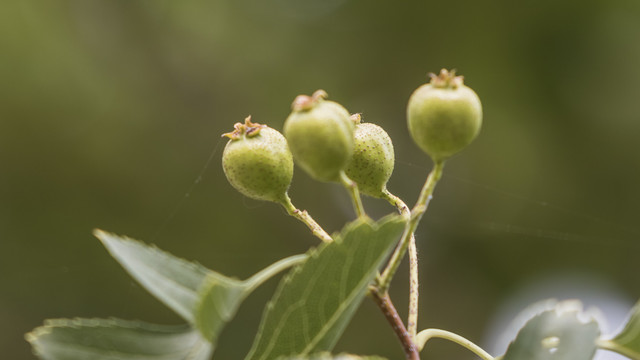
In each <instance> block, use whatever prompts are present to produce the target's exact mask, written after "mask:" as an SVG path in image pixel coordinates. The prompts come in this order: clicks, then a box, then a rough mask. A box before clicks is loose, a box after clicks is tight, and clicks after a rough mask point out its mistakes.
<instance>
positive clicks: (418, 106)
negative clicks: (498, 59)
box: [407, 69, 482, 161]
mask: <svg viewBox="0 0 640 360" xmlns="http://www.w3.org/2000/svg"><path fill="white" fill-rule="evenodd" d="M407 120H408V125H409V133H410V134H411V137H412V138H413V140H414V141H415V143H416V144H417V145H418V146H419V147H420V148H421V149H422V150H423V151H424V152H426V153H427V154H428V155H429V156H431V158H432V159H433V160H434V161H443V160H446V159H447V158H449V157H450V156H452V155H454V154H455V153H457V152H459V151H460V150H462V149H464V148H465V147H466V146H467V145H469V144H470V143H471V141H473V139H475V137H476V136H477V135H478V132H479V131H480V126H481V125H482V105H481V104H480V99H479V98H478V95H476V93H475V92H474V91H473V90H471V88H469V87H467V86H465V85H464V84H463V81H462V77H461V76H455V71H451V72H448V71H447V70H445V69H442V71H441V72H440V74H439V75H438V76H436V75H434V74H431V82H430V83H428V84H425V85H422V86H420V87H419V88H418V89H416V91H414V92H413V94H412V95H411V98H410V99H409V105H408V106H407Z"/></svg>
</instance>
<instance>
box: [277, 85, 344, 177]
mask: <svg viewBox="0 0 640 360" xmlns="http://www.w3.org/2000/svg"><path fill="white" fill-rule="evenodd" d="M326 97H327V93H326V92H324V91H323V90H318V91H316V92H315V93H314V94H313V95H312V96H307V95H299V96H297V97H296V98H295V100H294V101H293V104H292V112H291V114H290V115H289V117H287V120H286V121H285V123H284V135H285V137H286V138H287V141H288V143H289V147H290V148H291V153H292V154H293V158H294V160H295V161H296V163H297V164H298V165H299V166H300V167H301V168H302V169H303V170H304V171H305V172H307V173H308V174H309V175H310V176H311V177H313V178H314V179H316V180H320V181H339V179H340V172H341V171H342V170H343V169H344V168H345V166H346V165H347V162H348V161H349V159H350V158H351V154H352V153H353V132H354V127H355V125H354V124H353V122H352V121H351V120H350V119H349V116H350V115H349V112H348V111H347V110H346V109H345V108H344V107H343V106H342V105H340V104H338V103H336V102H334V101H329V100H326Z"/></svg>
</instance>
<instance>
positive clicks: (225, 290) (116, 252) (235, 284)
mask: <svg viewBox="0 0 640 360" xmlns="http://www.w3.org/2000/svg"><path fill="white" fill-rule="evenodd" d="M94 234H95V235H96V237H97V238H98V239H100V241H102V243H103V244H104V246H105V247H106V248H107V250H108V251H109V252H110V253H111V255H112V256H113V257H114V258H115V259H116V260H118V262H120V264H121V265H122V266H123V267H124V268H125V269H126V270H127V272H129V274H130V275H131V276H132V277H133V278H134V279H136V280H137V281H138V282H139V283H140V284H141V285H142V286H143V287H145V288H146V289H147V290H148V291H149V292H150V293H151V294H152V295H153V296H155V297H156V298H157V299H158V300H160V301H161V302H162V303H164V304H165V305H166V306H167V307H169V308H170V309H172V310H173V311H174V312H176V313H177V314H178V315H180V316H181V317H182V318H183V319H185V320H186V321H187V322H189V324H191V325H193V326H195V327H196V328H197V329H198V330H200V332H201V334H202V336H203V337H204V338H205V339H207V340H209V341H210V342H211V343H212V344H214V345H215V343H216V341H217V338H218V335H219V333H220V331H221V330H222V329H223V328H224V325H226V323H228V322H229V321H230V320H231V319H232V318H233V316H234V315H235V313H236V311H237V310H238V307H239V306H240V304H241V303H242V301H243V300H244V299H245V298H246V297H247V295H249V294H250V293H251V292H252V291H253V290H254V289H255V288H256V287H257V286H259V285H260V284H262V283H263V282H264V281H266V280H268V279H269V278H270V277H272V276H273V275H275V274H277V273H278V272H280V271H282V270H284V269H287V268H289V267H291V266H294V265H296V264H299V263H301V262H302V261H304V260H305V259H306V255H296V256H291V257H288V258H285V259H282V260H280V261H278V262H276V263H274V264H272V265H270V266H268V267H267V268H265V269H264V270H262V271H260V272H258V273H257V274H255V275H254V276H252V277H251V278H249V279H247V280H246V281H240V280H237V279H233V278H229V277H226V276H224V275H221V274H219V273H217V272H214V271H211V270H209V269H207V268H205V267H204V266H202V265H200V264H198V263H194V262H189V261H186V260H183V259H180V258H178V257H175V256H173V255H171V254H170V253H167V252H165V251H162V250H160V249H158V248H157V247H155V246H150V245H146V244H144V243H142V242H139V241H137V240H133V239H130V238H127V237H119V236H116V235H113V234H109V233H107V232H104V231H101V230H96V231H95V233H94Z"/></svg>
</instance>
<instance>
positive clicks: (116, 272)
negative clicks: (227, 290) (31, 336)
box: [0, 0, 640, 360]
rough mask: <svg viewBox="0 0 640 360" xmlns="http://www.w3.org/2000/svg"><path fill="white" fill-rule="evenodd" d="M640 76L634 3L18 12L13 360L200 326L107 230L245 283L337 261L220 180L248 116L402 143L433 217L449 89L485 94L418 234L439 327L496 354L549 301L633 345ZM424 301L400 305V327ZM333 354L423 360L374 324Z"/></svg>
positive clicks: (10, 46) (246, 309) (301, 198)
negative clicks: (47, 337) (131, 271)
mask: <svg viewBox="0 0 640 360" xmlns="http://www.w3.org/2000/svg"><path fill="white" fill-rule="evenodd" d="M639 64H640V2H638V1H637V0H606V1H605V0H601V1H595V0H591V1H589V0H586V1H585V0H580V1H577V0H575V1H574V0H562V1H546V0H542V1H517V2H515V1H508V0H492V1H476V0H453V1H395V2H391V1H378V2H372V1H364V0H325V1H309V0H271V1H258V0H209V1H200V0H187V1H172V0H146V1H125V0H109V1H107V0H75V1H70V0H69V1H67V0H59V1H35V0H6V1H2V2H1V3H0V350H1V351H0V352H1V353H2V355H1V356H0V357H2V358H3V359H17V360H19V359H33V358H34V357H33V355H31V350H30V348H29V345H28V344H27V343H26V342H25V341H24V340H23V334H24V333H25V332H27V331H29V330H31V329H32V328H34V327H36V326H38V325H40V324H41V323H42V321H43V320H44V319H45V318H58V317H75V316H80V317H108V316H116V317H121V318H126V319H141V320H145V321H150V322H156V323H165V324H172V323H178V322H180V319H179V318H178V317H177V316H175V315H174V314H172V313H171V312H170V311H169V310H167V309H165V308H164V307H163V306H162V305H161V304H160V303H159V302H157V301H156V300H155V299H153V298H152V297H151V296H150V295H148V294H147V293H146V291H145V290H144V289H142V288H141V287H140V286H138V285H137V284H136V283H135V282H133V281H132V280H131V279H130V278H129V277H128V275H127V274H126V273H125V272H124V271H123V269H122V268H121V267H120V266H119V265H118V264H117V263H116V262H115V261H113V260H112V259H111V258H110V257H109V256H108V254H107V253H106V251H105V250H104V249H103V248H102V247H101V245H100V244H99V242H98V241H97V240H96V239H95V238H93V237H92V235H91V231H92V229H93V228H96V227H99V228H103V229H106V230H109V231H112V232H116V233H119V234H126V235H129V236H131V237H134V238H138V239H141V240H145V241H147V242H152V243H155V244H157V245H158V246H159V247H161V248H163V249H166V250H169V251H171V252H173V253H174V254H176V255H179V256H181V257H184V258H186V259H193V260H198V261H200V262H201V263H203V264H204V265H206V266H208V267H210V268H212V269H215V270H218V271H220V272H222V273H224V274H227V275H233V276H237V277H240V278H245V277H248V276H249V275H251V274H252V273H254V272H256V271H258V270H259V269H261V268H263V267H265V266H267V265H268V264H269V263H271V262H273V261H275V260H278V259H280V258H283V257H285V256H288V255H292V254H297V253H301V252H304V251H305V250H306V249H307V248H308V247H310V246H314V245H316V244H317V240H316V239H315V238H313V237H312V236H311V235H310V234H309V233H308V232H307V231H306V228H305V227H304V226H303V225H301V224H299V223H297V222H296V221H295V220H294V219H292V218H288V217H287V216H286V214H285V213H284V211H283V210H281V209H279V208H278V207H277V206H276V205H273V204H268V203H261V202H257V201H253V200H248V199H245V198H243V197H242V196H241V195H240V194H238V193H237V192H235V191H234V190H233V189H232V188H231V187H230V186H229V185H228V183H227V182H226V180H225V177H224V174H223V173H222V170H221V165H220V157H221V151H222V148H223V147H224V143H225V141H224V140H222V139H221V138H220V134H222V133H223V132H227V131H230V130H231V129H232V126H233V124H234V123H235V122H238V121H242V119H244V117H245V116H247V115H248V114H251V115H253V118H254V120H255V121H258V122H264V123H268V124H269V125H270V126H272V127H274V128H276V129H282V124H283V122H284V119H285V118H286V116H287V114H288V113H289V106H290V103H291V101H292V100H293V98H294V97H295V96H296V95H298V94H301V93H305V94H310V93H311V92H313V91H314V90H316V89H319V88H322V89H325V90H326V91H327V92H328V93H329V95H330V98H331V99H334V100H336V101H339V102H341V103H342V104H344V105H345V106H346V107H347V108H348V109H349V110H350V111H351V112H361V113H363V116H364V119H365V121H369V122H374V123H377V124H379V125H381V126H383V127H384V128H385V129H386V130H387V131H388V132H389V134H390V135H391V137H392V139H393V140H394V145H395V151H396V159H397V163H396V169H395V173H394V176H393V178H392V179H391V181H390V183H389V188H390V189H391V191H392V192H395V193H396V194H397V195H399V196H400V197H402V198H404V199H405V200H406V201H407V202H408V203H413V202H414V201H415V199H416V197H417V194H418V192H419V189H420V186H421V184H422V183H423V181H424V179H425V177H426V174H427V172H428V171H429V169H430V166H431V163H430V161H429V160H428V158H427V157H426V156H425V155H423V154H422V153H420V151H419V150H418V148H417V147H416V146H415V145H414V144H413V143H412V142H411V140H410V138H409V134H408V132H407V129H406V125H405V122H406V120H405V106H406V102H407V99H408V98H409V95H410V94H411V92H412V91H413V90H414V89H415V88H416V87H418V86H419V85H420V84H422V83H424V82H425V81H426V79H427V77H426V76H427V73H428V72H437V71H438V70H439V69H440V68H443V67H446V68H456V69H458V71H459V73H461V74H463V75H464V76H465V79H466V83H467V84H468V85H469V86H471V87H472V88H474V89H475V90H476V91H477V93H478V94H479V95H480V97H481V99H482V101H483V106H484V112H485V119H484V120H485V123H484V126H483V129H482V133H481V135H480V137H479V138H478V139H477V140H476V141H475V142H474V143H473V144H472V145H471V146H470V147H469V148H468V149H467V150H466V151H464V152H463V153H461V154H460V155H458V156H456V157H455V158H453V159H451V161H449V163H448V165H447V168H446V169H445V170H446V171H445V176H444V177H443V179H442V182H441V184H440V185H439V186H438V188H437V190H436V196H435V198H434V200H433V202H432V204H431V208H430V210H429V213H428V214H427V216H426V217H425V219H424V221H423V223H422V224H421V227H420V228H419V230H418V234H417V236H418V239H419V240H418V246H419V249H420V259H421V268H420V271H421V280H422V285H421V286H422V288H421V289H422V298H421V309H422V310H421V317H420V328H426V327H440V328H445V329H449V330H453V331H456V332H459V333H461V334H463V335H465V336H466V337H468V338H470V339H472V340H474V341H476V342H478V343H481V344H483V345H485V346H487V348H489V349H492V351H495V353H494V355H499V354H500V351H502V350H500V349H499V347H496V346H498V345H496V344H497V343H498V340H497V339H498V338H499V337H500V334H501V333H503V331H504V330H505V329H506V328H507V324H506V323H505V320H504V319H508V318H510V317H513V316H515V314H517V312H518V311H519V310H520V309H522V308H523V307H524V306H526V304H527V303H529V302H531V301H535V300H538V299H542V298H545V297H547V296H556V297H558V298H565V297H579V298H582V299H583V300H584V301H585V302H586V303H587V305H590V304H595V305H601V307H602V308H603V309H605V310H604V312H605V313H607V311H608V310H606V309H609V308H611V309H612V310H610V311H609V313H610V314H612V315H610V317H611V318H610V322H611V326H612V328H615V326H616V325H617V322H619V321H621V318H620V316H623V314H624V312H626V311H627V310H628V307H630V306H631V305H633V303H634V302H635V301H636V299H638V298H640V281H639V277H638V275H639V272H638V269H639V266H638V263H639V262H638V255H639V252H640V225H638V221H639V220H640V186H639V184H640V156H639V155H640V152H639V150H638V138H639V136H640V66H638V65H639ZM290 192H291V196H292V198H293V200H294V202H295V203H296V204H297V206H298V207H300V208H304V209H307V210H309V212H310V213H311V214H312V215H313V216H314V217H315V218H316V220H318V222H320V223H321V224H323V225H324V226H325V227H326V228H327V229H328V230H329V231H336V230H339V229H340V228H341V227H342V226H343V224H344V223H345V222H347V221H349V220H351V219H353V218H354V214H353V211H352V210H351V209H350V204H349V202H348V199H347V197H346V195H345V193H344V191H343V189H341V188H340V187H338V186H336V185H333V184H324V183H318V182H315V181H313V180H311V179H310V178H309V177H308V176H307V175H306V174H304V173H303V172H302V171H300V169H297V170H296V174H295V176H294V183H293V185H292V187H291V191H290ZM366 206H367V207H368V209H369V211H370V213H371V214H373V215H374V216H382V215H383V214H386V213H388V212H391V211H393V209H392V208H391V207H389V206H388V205H386V204H385V203H384V202H380V201H376V200H367V201H366ZM405 269H406V268H405ZM406 279H407V276H406V271H405V270H404V269H403V270H402V272H401V273H400V274H399V275H398V277H397V279H396V281H395V282H394V285H393V287H392V297H393V298H394V299H395V301H396V304H397V306H398V307H399V308H400V311H401V312H402V313H403V314H405V313H406V310H405V304H406V295H405V294H406V291H407V284H406V282H407V281H406ZM276 284H277V281H271V282H269V283H268V284H267V285H266V286H264V287H263V288H261V289H259V290H258V291H257V292H256V293H255V294H253V295H252V296H251V297H250V298H249V299H248V300H247V301H246V302H245V303H244V305H243V306H242V308H241V309H240V312H239V314H238V316H237V318H236V319H235V321H234V322H233V323H231V324H230V325H229V327H228V328H227V329H226V330H225V331H224V333H223V335H222V339H221V341H220V345H219V348H218V350H217V352H216V354H215V357H216V358H217V359H230V360H233V359H241V358H242V357H243V356H244V355H245V354H246V351H247V349H248V347H249V346H250V344H251V340H252V337H253V336H254V334H255V332H256V329H257V326H258V323H259V319H260V314H261V312H262V308H263V304H264V303H265V301H266V300H267V299H268V298H269V297H270V296H271V294H272V292H273V290H274V288H275V286H276ZM620 314H622V315H620ZM605 315H606V314H605ZM493 349H495V350H493ZM336 350H337V351H349V352H353V353H361V354H379V355H383V356H387V357H388V358H390V359H400V358H402V352H401V349H400V347H399V346H398V343H397V340H396V339H395V338H394V336H393V334H392V332H391V330H390V328H389V327H388V326H387V324H386V323H385V321H384V319H383V317H382V315H380V314H379V312H378V310H377V309H376V308H375V307H374V305H373V304H372V303H371V302H370V301H365V303H364V304H363V306H362V308H361V309H360V310H359V312H358V313H357V315H356V317H355V319H354V321H353V322H352V324H351V325H350V326H349V328H348V329H347V330H346V333H345V336H344V338H343V339H342V340H341V341H340V342H339V344H338V346H337V349H336ZM425 351H426V353H425V354H427V355H426V356H433V358H437V357H448V358H460V359H471V358H472V357H473V356H472V355H471V354H469V353H467V352H465V351H464V350H461V349H459V348H457V347H456V346H455V345H451V344H448V343H445V342H441V341H438V340H436V341H434V342H433V344H431V343H430V345H429V346H428V348H427V349H426V350H425Z"/></svg>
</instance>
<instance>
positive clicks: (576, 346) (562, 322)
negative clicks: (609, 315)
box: [503, 300, 600, 360]
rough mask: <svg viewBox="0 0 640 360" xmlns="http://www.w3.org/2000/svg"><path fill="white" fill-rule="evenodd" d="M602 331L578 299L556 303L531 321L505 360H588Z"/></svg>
mask: <svg viewBox="0 0 640 360" xmlns="http://www.w3.org/2000/svg"><path fill="white" fill-rule="evenodd" d="M599 335H600V328H599V326H598V324H597V323H596V322H595V320H594V319H593V318H592V317H589V316H586V314H584V313H583V312H582V304H581V303H580V302H578V301H576V300H570V301H564V302H559V303H557V304H555V306H554V308H553V309H551V310H546V311H543V312H542V313H540V314H538V315H536V316H534V317H533V318H532V319H531V320H529V321H528V322H527V323H526V324H525V325H524V327H522V329H520V331H519V332H518V335H517V336H516V339H515V340H514V341H513V342H512V343H511V344H510V345H509V348H508V349H507V352H506V353H505V355H504V358H503V360H589V359H592V358H593V355H594V354H595V352H596V339H597V338H598V336H599Z"/></svg>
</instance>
